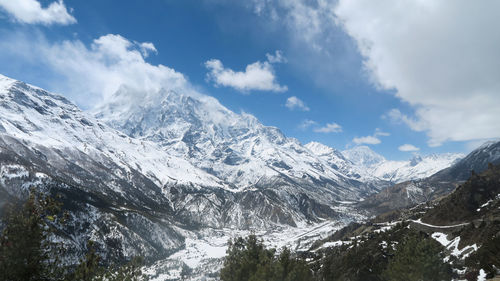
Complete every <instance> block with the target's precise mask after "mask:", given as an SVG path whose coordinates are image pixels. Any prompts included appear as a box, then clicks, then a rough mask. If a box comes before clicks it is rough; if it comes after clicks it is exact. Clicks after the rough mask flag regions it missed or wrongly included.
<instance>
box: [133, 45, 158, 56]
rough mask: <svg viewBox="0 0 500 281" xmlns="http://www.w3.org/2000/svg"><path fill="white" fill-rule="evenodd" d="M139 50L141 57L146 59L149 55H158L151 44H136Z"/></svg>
mask: <svg viewBox="0 0 500 281" xmlns="http://www.w3.org/2000/svg"><path fill="white" fill-rule="evenodd" d="M135 43H136V44H138V45H139V46H140V48H141V52H142V55H143V56H144V57H145V58H147V57H148V56H149V53H155V54H158V50H156V47H155V45H154V44H153V43H151V42H143V43H137V42H135Z"/></svg>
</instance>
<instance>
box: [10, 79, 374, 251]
mask: <svg viewBox="0 0 500 281" xmlns="http://www.w3.org/2000/svg"><path fill="white" fill-rule="evenodd" d="M117 94H121V93H117ZM161 94H162V95H163V94H165V96H162V97H164V98H165V99H163V101H162V102H159V103H157V101H154V102H153V104H152V105H147V104H146V105H147V106H146V105H144V104H136V103H135V104H134V105H133V106H131V107H132V108H127V111H123V112H119V113H120V114H125V112H131V114H129V115H120V116H122V117H123V118H124V119H123V120H126V125H125V126H124V131H127V133H130V135H131V136H127V135H125V134H124V133H122V132H120V131H117V130H116V129H113V128H111V127H109V126H108V125H106V124H105V123H104V122H102V121H100V120H98V119H96V118H94V117H93V116H91V115H90V114H88V113H86V112H83V111H81V110H80V109H79V108H78V107H77V106H75V105H74V104H72V103H71V102H69V101H68V100H66V99H65V98H63V97H62V96H59V95H56V94H52V93H49V92H47V91H44V90H42V89H40V88H37V87H34V86H31V85H27V84H25V83H23V82H20V81H16V80H13V79H10V78H7V77H5V76H0V167H1V168H0V195H1V196H0V205H2V204H3V203H5V202H6V201H8V200H11V199H13V198H19V197H22V196H23V194H24V195H25V194H26V192H27V190H28V189H30V188H36V189H37V190H41V191H44V192H49V193H51V194H61V195H62V196H63V197H62V198H63V201H64V202H65V206H66V207H67V208H69V209H70V210H71V219H70V220H69V222H68V224H67V226H68V229H67V230H64V231H62V233H68V235H67V236H66V237H64V239H66V240H65V241H66V242H67V243H68V244H69V245H73V246H71V247H70V248H71V249H72V251H73V253H74V254H75V258H76V257H77V256H78V254H79V253H81V249H82V247H83V245H84V244H85V241H87V240H88V239H92V240H94V241H96V243H97V245H98V246H99V247H100V249H101V251H102V252H103V255H105V256H108V257H110V258H113V259H120V258H126V257H130V256H133V255H141V256H145V257H146V258H152V259H158V258H161V257H165V256H166V255H168V254H170V253H172V252H175V251H177V250H178V249H180V248H182V247H184V241H185V239H186V237H197V236H198V235H199V233H200V231H201V229H207V228H208V229H210V228H211V229H236V230H248V229H257V230H261V231H266V230H272V229H277V228H280V227H290V226H291V227H295V226H302V227H305V226H307V225H308V224H309V223H312V222H319V221H322V220H323V219H333V220H337V221H339V223H340V221H349V220H352V219H353V216H356V213H355V212H354V211H352V210H350V209H349V206H344V205H343V203H341V202H339V201H343V200H358V199H361V198H363V197H364V196H366V195H367V194H372V193H374V192H376V191H377V189H375V188H373V187H371V186H367V185H364V184H363V183H362V182H359V181H357V180H355V179H352V178H350V177H348V176H345V175H343V174H342V173H341V172H339V171H337V170H335V169H333V168H332V167H330V166H329V165H328V164H327V163H326V162H324V161H322V160H321V159H319V158H318V157H317V156H315V155H314V154H312V153H311V152H310V151H309V150H308V149H307V148H305V147H303V146H301V145H300V143H299V142H298V141H296V140H294V139H289V138H286V137H284V136H283V134H282V133H281V132H280V131H279V130H278V129H276V128H272V127H265V126H263V125H261V124H260V123H259V122H258V121H257V120H256V119H255V118H254V117H252V116H250V115H246V114H241V115H239V114H235V113H232V112H230V111H229V110H227V109H225V108H224V107H222V106H221V105H220V104H218V103H217V102H216V101H215V100H214V99H213V98H210V97H206V96H200V97H198V98H195V97H192V96H187V95H179V94H176V93H173V92H162V93H161ZM153 105H154V106H153ZM108 106H111V105H108ZM135 106H138V109H146V110H145V111H143V112H142V113H143V115H141V111H140V110H138V111H135V110H133V109H134V107H135ZM155 106H156V107H155ZM120 108H122V109H123V107H120ZM112 112H114V113H117V112H118V111H112ZM102 117H103V118H104V117H105V116H102ZM108 117H109V116H108ZM105 120H106V121H107V122H109V123H110V124H113V123H112V122H110V120H111V119H109V118H108V119H105ZM155 126H156V127H155ZM135 137H137V138H135ZM89 226H92V227H89Z"/></svg>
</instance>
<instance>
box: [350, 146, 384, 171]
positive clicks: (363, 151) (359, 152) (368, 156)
mask: <svg viewBox="0 0 500 281" xmlns="http://www.w3.org/2000/svg"><path fill="white" fill-rule="evenodd" d="M342 154H343V155H344V156H345V157H346V158H347V159H349V160H350V161H351V162H353V163H355V164H358V165H362V166H372V165H375V164H379V163H382V162H384V161H386V159H385V158H384V156H382V155H380V154H378V153H376V152H375V151H373V150H372V149H371V148H369V147H368V146H365V145H359V146H355V147H353V148H351V149H348V150H344V151H342Z"/></svg>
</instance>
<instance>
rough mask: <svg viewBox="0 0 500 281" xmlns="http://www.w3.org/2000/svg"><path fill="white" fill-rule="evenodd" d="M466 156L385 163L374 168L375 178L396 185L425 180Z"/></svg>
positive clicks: (430, 156) (457, 154) (428, 157)
mask: <svg viewBox="0 0 500 281" xmlns="http://www.w3.org/2000/svg"><path fill="white" fill-rule="evenodd" d="M464 156H465V155H464V154H459V153H443V154H431V155H426V156H423V157H422V156H415V157H413V158H412V159H410V160H408V161H385V162H382V163H380V164H379V165H377V166H375V167H373V169H372V171H373V172H372V173H373V175H374V176H376V177H378V178H381V179H385V180H388V181H390V182H394V183H400V182H403V181H408V180H416V179H423V178H426V177H430V176H432V175H433V174H435V173H437V172H439V171H441V170H442V169H445V168H448V167H449V166H451V165H453V164H454V163H456V162H457V161H459V160H460V159H462V158H463V157H464Z"/></svg>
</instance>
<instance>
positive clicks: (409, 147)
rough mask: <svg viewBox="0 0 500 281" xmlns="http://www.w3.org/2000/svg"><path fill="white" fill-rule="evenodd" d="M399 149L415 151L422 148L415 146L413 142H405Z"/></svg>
mask: <svg viewBox="0 0 500 281" xmlns="http://www.w3.org/2000/svg"><path fill="white" fill-rule="evenodd" d="M398 149H399V151H403V152H414V151H419V150H420V148H418V147H416V146H414V145H413V144H408V143H407V144H403V145H401V146H399V147H398Z"/></svg>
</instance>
